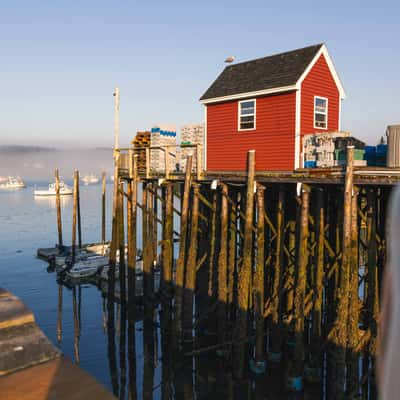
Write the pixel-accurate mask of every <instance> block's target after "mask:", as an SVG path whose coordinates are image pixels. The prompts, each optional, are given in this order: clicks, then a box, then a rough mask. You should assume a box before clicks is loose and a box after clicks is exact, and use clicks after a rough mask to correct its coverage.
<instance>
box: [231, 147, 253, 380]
mask: <svg viewBox="0 0 400 400" xmlns="http://www.w3.org/2000/svg"><path fill="white" fill-rule="evenodd" d="M254 171H255V151H249V152H248V167H247V173H248V175H247V196H246V214H245V216H246V219H245V229H244V243H243V264H242V267H241V269H240V271H239V285H238V286H239V287H238V308H239V310H238V313H239V315H238V319H237V334H236V340H237V341H238V342H239V343H237V344H236V345H235V366H236V368H235V371H234V373H235V374H236V376H238V377H242V376H243V368H244V361H245V350H246V344H245V343H244V341H243V340H244V339H245V338H246V336H247V317H248V304H249V289H250V280H251V262H252V247H253V243H252V241H253V213H254Z"/></svg>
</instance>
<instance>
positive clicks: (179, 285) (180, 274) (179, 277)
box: [174, 155, 192, 342]
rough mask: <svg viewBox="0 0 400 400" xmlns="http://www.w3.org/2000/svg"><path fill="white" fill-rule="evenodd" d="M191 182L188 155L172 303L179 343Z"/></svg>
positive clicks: (175, 334)
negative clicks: (173, 301) (173, 299)
mask: <svg viewBox="0 0 400 400" xmlns="http://www.w3.org/2000/svg"><path fill="white" fill-rule="evenodd" d="M191 180H192V156H191V155H189V156H188V158H187V160H186V172H185V183H184V189H183V198H182V209H181V229H180V238H179V256H178V260H177V263H176V278H175V303H174V331H175V332H174V336H175V339H176V340H177V341H178V342H179V340H180V339H181V337H182V310H183V306H182V302H183V285H184V278H185V260H186V241H187V231H188V216H189V195H190V187H191Z"/></svg>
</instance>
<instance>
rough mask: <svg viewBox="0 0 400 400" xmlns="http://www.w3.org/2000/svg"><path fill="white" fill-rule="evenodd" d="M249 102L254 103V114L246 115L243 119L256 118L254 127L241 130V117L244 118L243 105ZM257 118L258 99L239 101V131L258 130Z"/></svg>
mask: <svg viewBox="0 0 400 400" xmlns="http://www.w3.org/2000/svg"><path fill="white" fill-rule="evenodd" d="M249 101H254V114H246V115H243V117H250V116H254V127H253V128H245V129H240V117H241V116H242V115H241V104H242V103H247V102H249ZM256 116H257V100H256V99H246V100H241V101H238V131H254V130H255V129H256V120H257V118H256Z"/></svg>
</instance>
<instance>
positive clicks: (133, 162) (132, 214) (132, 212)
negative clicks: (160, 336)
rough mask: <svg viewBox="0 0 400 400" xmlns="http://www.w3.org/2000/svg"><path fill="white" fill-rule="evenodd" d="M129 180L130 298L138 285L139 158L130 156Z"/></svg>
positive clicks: (133, 295)
mask: <svg viewBox="0 0 400 400" xmlns="http://www.w3.org/2000/svg"><path fill="white" fill-rule="evenodd" d="M129 165H130V174H129V175H130V178H131V179H130V181H129V182H128V189H127V192H128V193H127V194H128V201H127V221H126V222H127V235H128V299H134V298H135V292H136V291H135V286H136V254H137V247H136V229H137V158H136V157H134V156H133V154H131V156H130V162H129Z"/></svg>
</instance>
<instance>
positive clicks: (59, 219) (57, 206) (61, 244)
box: [54, 168, 63, 249]
mask: <svg viewBox="0 0 400 400" xmlns="http://www.w3.org/2000/svg"><path fill="white" fill-rule="evenodd" d="M54 175H55V178H56V208H57V230H58V246H59V247H60V249H61V248H62V246H63V237H62V222H61V199H60V176H59V174H58V168H56V170H55V172H54Z"/></svg>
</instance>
